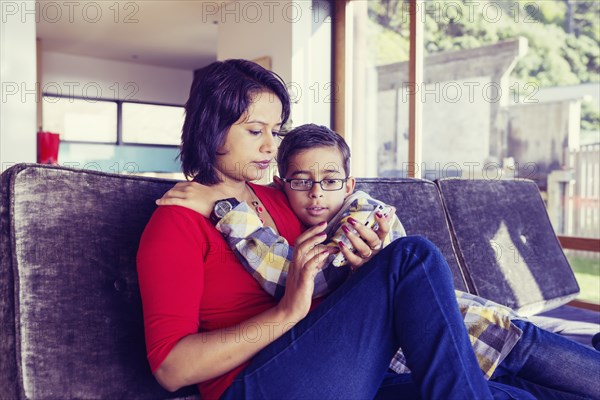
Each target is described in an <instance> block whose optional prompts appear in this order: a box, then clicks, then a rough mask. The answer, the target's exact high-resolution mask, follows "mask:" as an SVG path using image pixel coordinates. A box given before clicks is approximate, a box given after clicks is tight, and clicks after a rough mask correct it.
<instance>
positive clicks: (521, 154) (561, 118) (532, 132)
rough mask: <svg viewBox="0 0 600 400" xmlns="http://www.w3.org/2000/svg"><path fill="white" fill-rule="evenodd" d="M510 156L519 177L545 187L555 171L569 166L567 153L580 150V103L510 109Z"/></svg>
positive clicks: (572, 101) (572, 102) (519, 105)
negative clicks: (516, 165)
mask: <svg viewBox="0 0 600 400" xmlns="http://www.w3.org/2000/svg"><path fill="white" fill-rule="evenodd" d="M508 110H509V125H508V143H507V145H508V147H507V149H508V150H507V153H508V155H509V156H510V157H513V158H514V160H515V162H516V163H518V167H519V176H521V177H523V178H529V179H534V180H536V181H537V182H538V184H539V185H540V186H541V187H542V188H545V187H546V177H547V175H548V174H549V173H550V171H552V170H559V169H561V168H562V167H564V166H565V165H566V164H567V160H566V153H567V151H568V150H574V149H578V148H579V133H580V121H581V101H580V100H564V101H555V102H548V103H538V104H518V105H511V106H510V107H509V109H508Z"/></svg>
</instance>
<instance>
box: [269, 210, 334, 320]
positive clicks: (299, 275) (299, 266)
mask: <svg viewBox="0 0 600 400" xmlns="http://www.w3.org/2000/svg"><path fill="white" fill-rule="evenodd" d="M326 226H327V224H326V223H324V222H323V223H321V224H319V225H315V226H313V227H312V228H310V229H307V230H306V231H304V232H303V233H302V234H301V235H300V236H298V239H296V244H295V247H294V254H293V256H292V262H291V263H290V269H289V271H288V276H287V281H286V286H285V294H284V295H283V297H282V299H281V301H280V302H279V304H278V307H279V308H280V309H281V310H282V311H283V312H284V313H285V314H287V315H292V316H294V318H295V319H296V321H300V320H301V319H302V318H304V317H305V316H306V314H308V311H309V309H310V305H311V302H312V295H313V291H314V289H315V276H316V275H317V273H318V272H319V270H320V269H321V268H323V266H324V265H325V263H326V262H327V259H328V257H329V254H330V251H331V250H330V249H331V248H328V247H326V246H325V245H323V244H321V243H323V242H324V241H325V240H326V239H327V235H326V234H325V233H324V232H323V231H324V230H325V227H326Z"/></svg>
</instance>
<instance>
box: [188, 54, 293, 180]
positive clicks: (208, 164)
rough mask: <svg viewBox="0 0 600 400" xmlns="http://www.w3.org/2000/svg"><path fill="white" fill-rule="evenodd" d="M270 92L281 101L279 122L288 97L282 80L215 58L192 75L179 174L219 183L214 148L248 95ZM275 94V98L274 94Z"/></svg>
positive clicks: (240, 63)
mask: <svg viewBox="0 0 600 400" xmlns="http://www.w3.org/2000/svg"><path fill="white" fill-rule="evenodd" d="M260 92H268V93H272V95H273V101H275V100H274V99H275V98H276V97H277V98H279V100H280V101H281V105H282V111H281V124H282V125H283V124H285V122H286V121H287V120H288V118H289V116H290V98H289V95H288V92H287V90H286V88H285V85H284V83H283V80H282V79H281V78H280V77H279V76H278V75H277V74H275V73H273V72H271V71H268V70H266V69H264V68H263V67H261V66H260V65H258V64H256V63H253V62H252V61H247V60H226V61H216V62H214V63H212V64H210V65H208V66H207V67H205V68H204V69H202V70H201V71H200V72H199V73H197V74H196V76H195V78H194V81H193V83H192V87H191V89H190V97H189V99H188V101H187V103H186V104H185V121H184V123H183V131H182V134H181V151H180V153H179V157H180V159H181V166H182V169H183V173H184V174H185V176H186V177H188V178H193V179H194V180H195V181H196V182H199V183H202V184H204V185H213V184H215V183H219V178H218V175H217V173H216V170H215V161H216V157H217V149H218V148H219V147H221V146H222V145H223V143H225V139H226V136H227V132H228V131H229V128H230V127H231V126H232V125H233V124H234V123H235V122H236V121H238V120H239V119H240V117H241V116H242V114H243V113H244V112H246V110H247V109H248V107H249V106H250V104H251V102H252V96H253V95H255V94H257V93H260ZM275 96H276V97H275Z"/></svg>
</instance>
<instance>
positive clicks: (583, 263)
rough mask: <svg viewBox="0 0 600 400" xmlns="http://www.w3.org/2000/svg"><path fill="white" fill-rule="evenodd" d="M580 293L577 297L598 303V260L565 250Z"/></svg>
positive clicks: (599, 282) (599, 271)
mask: <svg viewBox="0 0 600 400" xmlns="http://www.w3.org/2000/svg"><path fill="white" fill-rule="evenodd" d="M567 258H568V259H569V262H570V263H571V267H573V271H574V272H575V277H576V278H577V283H579V288H580V289H581V293H580V294H579V297H578V299H580V300H586V301H591V302H594V303H600V260H598V259H590V258H585V257H581V256H577V255H575V254H572V253H571V254H569V253H568V252H567Z"/></svg>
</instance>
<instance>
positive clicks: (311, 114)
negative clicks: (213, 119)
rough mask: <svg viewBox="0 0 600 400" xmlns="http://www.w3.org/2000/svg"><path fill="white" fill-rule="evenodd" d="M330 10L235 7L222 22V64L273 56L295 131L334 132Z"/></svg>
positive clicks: (226, 8)
mask: <svg viewBox="0 0 600 400" xmlns="http://www.w3.org/2000/svg"><path fill="white" fill-rule="evenodd" d="M331 12H332V11H331V10H330V9H329V7H328V2H326V1H323V0H313V1H306V0H302V1H292V0H283V1H279V2H244V1H234V2H232V3H225V4H223V5H222V7H221V9H220V10H219V12H218V14H216V15H215V16H213V17H214V18H215V20H217V21H218V22H219V32H218V46H217V59H218V60H226V59H228V58H245V59H250V60H252V59H256V58H259V57H263V56H270V57H271V60H272V65H271V69H272V70H273V71H274V72H276V73H277V74H278V75H279V76H281V78H282V79H283V80H284V81H285V82H286V84H287V86H288V89H289V92H290V97H291V100H292V117H291V118H292V122H293V125H294V126H298V125H301V124H305V123H308V122H314V123H318V124H322V125H326V126H331V101H332V98H331V95H330V93H331V90H332V88H331V31H332V25H331V19H330V18H328V16H330V15H331Z"/></svg>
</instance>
